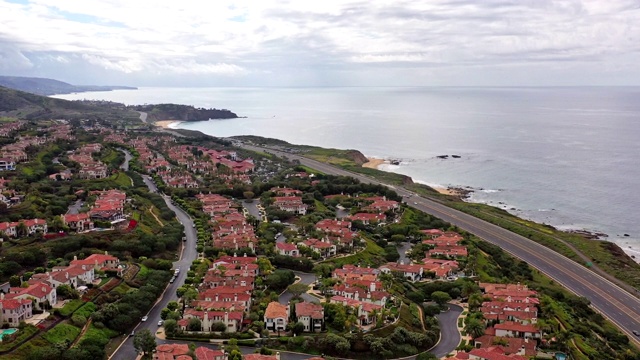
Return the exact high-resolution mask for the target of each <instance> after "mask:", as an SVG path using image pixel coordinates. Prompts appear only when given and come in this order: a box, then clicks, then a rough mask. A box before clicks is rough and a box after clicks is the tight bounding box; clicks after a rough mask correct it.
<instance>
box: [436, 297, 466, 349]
mask: <svg viewBox="0 0 640 360" xmlns="http://www.w3.org/2000/svg"><path fill="white" fill-rule="evenodd" d="M448 306H449V310H448V311H445V312H441V313H440V314H438V315H436V318H437V319H438V322H439V323H440V341H439V342H438V343H437V344H436V346H434V347H433V348H431V350H429V352H430V353H432V354H433V355H435V356H436V357H437V358H441V357H443V356H445V355H447V354H449V353H451V352H453V350H455V349H456V348H457V347H458V345H460V338H461V337H460V331H458V317H459V316H460V314H462V311H463V309H462V307H461V306H458V305H453V304H448Z"/></svg>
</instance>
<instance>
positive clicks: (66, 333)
mask: <svg viewBox="0 0 640 360" xmlns="http://www.w3.org/2000/svg"><path fill="white" fill-rule="evenodd" d="M78 335H80V328H78V327H76V326H73V325H70V324H66V323H60V324H58V325H56V326H54V327H53V328H52V329H49V330H48V331H47V332H46V333H45V334H44V335H42V337H43V338H45V339H46V340H47V341H48V342H50V343H51V345H55V344H65V343H68V344H71V342H73V340H75V339H76V338H77V337H78Z"/></svg>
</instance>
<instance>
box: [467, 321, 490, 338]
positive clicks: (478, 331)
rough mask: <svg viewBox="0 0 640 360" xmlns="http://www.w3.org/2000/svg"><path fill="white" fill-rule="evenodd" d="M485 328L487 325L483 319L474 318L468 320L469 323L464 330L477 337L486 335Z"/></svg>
mask: <svg viewBox="0 0 640 360" xmlns="http://www.w3.org/2000/svg"><path fill="white" fill-rule="evenodd" d="M484 329H485V327H484V323H483V322H482V321H480V320H478V319H473V318H472V319H469V321H467V325H465V327H464V332H465V334H467V335H469V336H471V337H472V338H473V339H476V338H479V337H480V336H482V335H484Z"/></svg>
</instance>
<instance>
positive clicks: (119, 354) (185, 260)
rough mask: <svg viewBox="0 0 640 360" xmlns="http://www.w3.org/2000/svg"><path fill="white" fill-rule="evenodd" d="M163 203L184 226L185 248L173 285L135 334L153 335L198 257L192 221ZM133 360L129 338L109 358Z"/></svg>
mask: <svg viewBox="0 0 640 360" xmlns="http://www.w3.org/2000/svg"><path fill="white" fill-rule="evenodd" d="M142 178H143V180H144V182H145V184H147V187H149V190H150V191H152V192H155V193H157V192H158V189H157V188H156V186H155V184H154V183H153V181H151V179H150V178H149V177H148V176H146V175H143V177H142ZM164 201H165V202H166V203H167V206H169V208H170V209H171V210H173V211H174V212H175V214H176V217H177V218H178V220H179V221H180V222H181V223H182V224H183V225H184V226H185V235H186V237H187V241H186V242H185V243H183V244H185V246H184V249H183V251H182V254H181V257H180V260H178V261H176V262H174V263H173V266H174V269H176V268H179V269H180V273H179V274H178V276H177V277H176V280H175V281H174V283H173V284H169V286H167V289H166V290H165V292H164V294H163V295H162V297H161V298H160V299H159V300H158V302H157V303H156V304H155V305H154V306H153V308H152V309H151V310H150V311H149V313H148V314H147V316H148V317H149V320H147V321H146V322H140V323H139V324H138V325H137V326H136V328H135V329H134V331H136V332H137V331H140V330H142V329H149V330H150V331H151V333H153V334H155V332H156V331H157V329H158V320H160V311H161V310H162V309H163V308H165V307H167V303H169V301H172V300H177V299H178V297H177V296H176V290H177V289H178V288H179V287H180V285H182V284H183V283H184V279H185V278H186V277H187V270H188V269H189V267H190V266H191V262H192V261H193V260H195V259H196V258H197V256H198V253H197V251H196V241H197V236H196V231H195V229H194V228H193V221H191V218H190V217H189V216H188V215H187V213H186V212H184V211H183V210H182V209H180V208H179V207H177V206H174V205H173V204H172V203H171V198H170V197H168V196H164ZM135 358H136V352H135V349H134V348H133V337H129V338H128V339H127V340H126V341H125V342H124V344H123V345H122V346H121V347H120V348H119V349H118V350H117V351H116V352H115V353H114V354H113V355H112V356H111V359H114V360H131V359H135Z"/></svg>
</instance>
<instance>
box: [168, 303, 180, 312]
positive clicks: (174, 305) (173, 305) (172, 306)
mask: <svg viewBox="0 0 640 360" xmlns="http://www.w3.org/2000/svg"><path fill="white" fill-rule="evenodd" d="M178 306H180V305H179V304H178V302H177V301H169V303H168V304H167V308H168V309H169V310H171V311H176V310H177V309H178Z"/></svg>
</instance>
